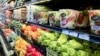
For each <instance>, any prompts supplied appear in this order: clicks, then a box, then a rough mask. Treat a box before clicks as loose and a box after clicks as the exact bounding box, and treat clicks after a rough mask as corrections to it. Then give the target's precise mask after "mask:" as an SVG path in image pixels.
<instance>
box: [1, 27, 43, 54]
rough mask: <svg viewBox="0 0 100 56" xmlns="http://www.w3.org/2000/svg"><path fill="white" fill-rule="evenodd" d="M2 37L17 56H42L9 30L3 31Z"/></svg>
mask: <svg viewBox="0 0 100 56" xmlns="http://www.w3.org/2000/svg"><path fill="white" fill-rule="evenodd" d="M3 31H4V35H5V36H6V39H7V41H8V42H9V43H10V44H11V46H12V47H14V48H15V50H16V51H17V52H18V53H19V56H43V55H42V54H41V53H40V51H39V50H37V49H36V48H35V47H34V46H32V45H31V44H29V43H27V42H26V41H25V40H23V39H22V38H21V37H19V36H17V34H16V33H14V32H13V31H12V30H11V29H4V30H3Z"/></svg>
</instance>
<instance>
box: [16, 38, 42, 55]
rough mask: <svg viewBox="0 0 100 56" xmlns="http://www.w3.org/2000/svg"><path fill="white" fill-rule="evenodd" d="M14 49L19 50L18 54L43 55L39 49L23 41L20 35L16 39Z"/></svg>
mask: <svg viewBox="0 0 100 56" xmlns="http://www.w3.org/2000/svg"><path fill="white" fill-rule="evenodd" d="M15 49H16V50H17V51H18V52H19V56H43V55H42V54H41V53H40V52H39V50H37V49H36V48H35V47H33V46H31V45H30V44H29V43H27V42H26V41H24V40H23V39H22V38H21V37H19V38H18V39H17V41H16V43H15Z"/></svg>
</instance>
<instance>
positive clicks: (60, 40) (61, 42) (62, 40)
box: [57, 34, 68, 45]
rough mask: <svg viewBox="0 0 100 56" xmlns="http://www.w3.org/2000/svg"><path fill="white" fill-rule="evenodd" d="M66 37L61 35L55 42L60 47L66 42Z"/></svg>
mask: <svg viewBox="0 0 100 56" xmlns="http://www.w3.org/2000/svg"><path fill="white" fill-rule="evenodd" d="M67 39H68V37H67V36H66V35H65V34H61V35H60V37H59V38H58V40H57V43H58V45H62V44H64V43H65V42H67Z"/></svg>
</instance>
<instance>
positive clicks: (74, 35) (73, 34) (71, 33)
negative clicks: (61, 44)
mask: <svg viewBox="0 0 100 56" xmlns="http://www.w3.org/2000/svg"><path fill="white" fill-rule="evenodd" d="M69 35H70V36H73V37H78V32H75V31H70V33H69Z"/></svg>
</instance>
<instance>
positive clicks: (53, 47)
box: [49, 41, 57, 50]
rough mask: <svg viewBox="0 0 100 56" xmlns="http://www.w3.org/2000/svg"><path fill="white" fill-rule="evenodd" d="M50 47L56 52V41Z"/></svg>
mask: <svg viewBox="0 0 100 56" xmlns="http://www.w3.org/2000/svg"><path fill="white" fill-rule="evenodd" d="M49 47H50V48H51V49H53V50H56V47H57V42H56V41H51V42H50V44H49Z"/></svg>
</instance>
